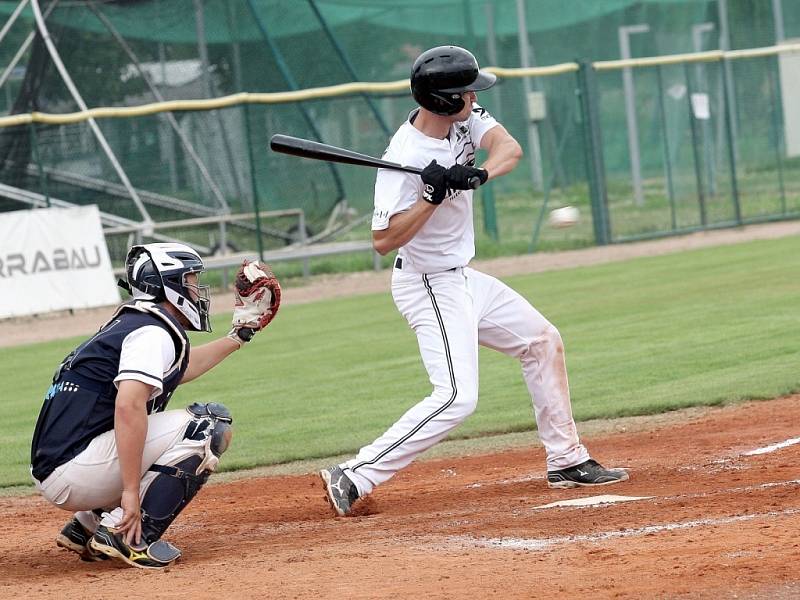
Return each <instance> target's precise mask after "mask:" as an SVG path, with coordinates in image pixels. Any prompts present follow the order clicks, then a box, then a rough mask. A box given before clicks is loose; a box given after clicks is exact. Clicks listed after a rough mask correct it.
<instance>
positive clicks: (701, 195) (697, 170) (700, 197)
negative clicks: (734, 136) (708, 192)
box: [683, 63, 706, 227]
mask: <svg viewBox="0 0 800 600" xmlns="http://www.w3.org/2000/svg"><path fill="white" fill-rule="evenodd" d="M683 70H684V74H685V75H686V100H687V102H688V103H689V128H690V130H691V132H692V156H693V157H694V177H695V181H696V183H697V203H698V206H699V208H700V224H701V225H702V226H703V227H705V226H706V197H705V192H704V190H703V174H702V171H701V165H700V162H701V158H700V153H699V152H698V151H697V124H696V123H695V118H694V106H693V105H692V82H691V77H690V75H689V64H688V63H683Z"/></svg>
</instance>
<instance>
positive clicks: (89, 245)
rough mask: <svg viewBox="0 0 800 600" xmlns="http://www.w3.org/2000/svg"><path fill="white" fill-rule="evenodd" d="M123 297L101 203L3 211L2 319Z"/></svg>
mask: <svg viewBox="0 0 800 600" xmlns="http://www.w3.org/2000/svg"><path fill="white" fill-rule="evenodd" d="M119 301H120V298H119V292H118V291H117V287H116V285H115V283H114V274H113V271H112V268H111V259H110V258H109V256H108V247H107V246H106V240H105V237H103V230H102V227H101V225H100V212H99V211H98V209H97V207H96V206H80V207H76V208H41V209H34V210H20V211H14V212H5V213H0V319H3V318H6V317H15V316H22V315H32V314H39V313H45V312H51V311H55V310H65V309H71V308H90V307H94V306H107V305H110V304H117V303H119Z"/></svg>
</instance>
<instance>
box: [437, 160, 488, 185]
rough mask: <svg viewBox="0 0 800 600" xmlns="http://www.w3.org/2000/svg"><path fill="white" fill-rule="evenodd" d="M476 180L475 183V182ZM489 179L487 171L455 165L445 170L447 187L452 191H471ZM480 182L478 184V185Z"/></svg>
mask: <svg viewBox="0 0 800 600" xmlns="http://www.w3.org/2000/svg"><path fill="white" fill-rule="evenodd" d="M476 179H477V181H475V180H476ZM488 179H489V171H487V170H486V169H477V168H475V167H468V166H466V165H459V164H455V165H453V166H452V167H450V168H449V169H447V186H448V187H449V188H451V189H454V190H472V189H475V188H476V187H478V185H483V184H484V183H486V181H487V180H488ZM478 182H480V183H478Z"/></svg>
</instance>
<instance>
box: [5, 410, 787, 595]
mask: <svg viewBox="0 0 800 600" xmlns="http://www.w3.org/2000/svg"><path fill="white" fill-rule="evenodd" d="M798 400H800V396H794V397H789V398H782V399H778V400H772V401H763V402H750V403H745V404H740V405H735V406H728V407H724V408H713V409H704V410H702V411H695V412H693V413H687V414H688V415H689V416H687V417H685V418H683V419H681V420H677V421H675V420H672V421H671V422H669V423H668V424H666V425H663V424H662V425H658V426H654V427H649V428H648V427H644V428H638V429H637V430H636V431H617V432H616V433H611V434H608V435H602V436H601V435H589V436H585V437H584V441H585V442H587V445H588V446H589V448H590V449H591V450H592V452H593V454H594V455H595V456H596V457H597V458H599V459H601V460H602V461H604V462H607V463H609V464H610V463H613V464H614V465H621V466H626V467H629V468H630V469H631V480H630V481H629V482H625V483H622V484H619V485H615V486H610V487H601V488H596V489H590V490H549V489H547V487H546V485H545V482H544V480H543V478H542V475H543V473H542V468H543V464H544V455H543V451H542V450H541V448H525V449H514V450H508V451H504V452H499V453H495V454H489V455H480V456H464V457H455V458H445V459H435V460H426V461H421V462H417V463H415V464H413V465H411V466H410V467H409V468H408V469H406V470H405V471H403V472H401V473H400V474H399V475H398V476H397V477H396V478H394V479H393V480H391V481H389V482H388V483H386V484H385V485H383V486H381V487H380V488H378V489H377V490H376V492H375V493H374V494H373V495H372V496H371V497H369V498H367V499H366V501H365V502H364V503H363V504H362V506H361V509H360V511H359V514H358V516H356V517H351V518H333V517H332V516H331V515H330V513H329V512H328V508H327V506H326V505H325V504H324V502H323V501H322V490H321V487H320V486H319V484H318V482H317V478H316V475H313V474H305V475H294V476H281V477H261V478H253V479H247V480H240V481H234V482H230V483H224V484H217V485H210V486H208V487H207V488H206V489H204V490H203V491H202V492H201V494H200V495H199V496H198V498H197V499H196V501H195V502H194V503H193V504H192V505H191V506H190V507H189V508H188V509H187V511H186V513H185V514H184V515H182V516H181V517H180V518H179V520H178V521H177V522H176V523H175V525H174V526H173V528H172V529H171V530H170V532H169V536H168V537H169V538H170V539H171V541H173V542H174V543H176V544H177V545H178V546H180V547H181V548H182V549H183V551H184V556H183V558H182V559H181V560H180V561H178V563H176V564H175V565H174V566H173V567H171V568H170V569H169V570H168V572H165V573H151V572H146V571H139V570H134V569H130V568H127V567H124V566H120V565H118V564H116V563H114V562H111V561H108V562H103V563H91V564H87V563H82V562H80V561H79V560H78V559H77V557H75V556H74V555H72V554H71V553H69V552H67V551H65V550H60V549H58V548H57V547H56V545H55V543H54V538H55V535H56V533H57V532H58V530H59V528H60V527H61V525H62V524H63V523H64V522H65V520H66V518H67V516H68V515H67V514H66V513H64V512H62V511H59V510H57V509H55V508H53V507H51V506H50V505H49V504H47V503H46V502H44V501H43V500H42V499H40V498H39V497H35V496H29V497H21V498H2V499H0V557H2V569H1V570H0V597H3V598H12V597H14V598H43V599H50V598H52V599H55V598H58V599H61V598H91V599H93V600H96V599H97V598H112V597H114V598H120V597H126V598H132V597H147V598H192V599H197V598H228V597H235V598H327V597H333V598H419V597H424V598H490V597H496V598H533V597H542V598H570V599H571V598H631V599H634V598H636V599H638V598H676V597H677V598H764V599H766V598H797V597H800V571H798V569H797V564H798V562H799V561H800V541H798V537H797V532H798V531H799V530H800V494H799V493H798V492H800V469H798V464H799V463H800V461H798V449H799V448H800V444H798V442H800V438H797V435H798V434H797V423H798V422H800V402H798ZM660 422H661V423H664V421H663V420H662V421H660ZM602 495H614V496H623V497H625V498H627V501H618V502H613V503H603V504H596V503H594V504H590V505H588V506H563V507H547V506H546V505H548V504H551V503H554V502H563V501H570V500H581V499H582V500H588V501H590V502H596V501H592V500H591V499H592V498H595V497H598V496H602Z"/></svg>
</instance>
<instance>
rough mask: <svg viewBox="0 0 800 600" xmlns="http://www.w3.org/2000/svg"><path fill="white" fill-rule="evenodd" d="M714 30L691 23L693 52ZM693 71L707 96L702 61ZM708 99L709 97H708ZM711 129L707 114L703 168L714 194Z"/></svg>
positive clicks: (704, 122) (704, 121) (703, 128)
mask: <svg viewBox="0 0 800 600" xmlns="http://www.w3.org/2000/svg"><path fill="white" fill-rule="evenodd" d="M713 30H714V24H713V23H710V22H709V23H698V24H697V25H692V48H694V51H695V52H702V51H703V34H704V33H707V32H709V31H713ZM694 68H695V73H696V77H697V85H698V90H697V91H698V92H703V93H705V94H706V96H707V97H708V89H707V88H705V87H703V88H702V89H701V88H700V86H701V85H703V84H705V82H706V76H705V66H704V65H703V63H697V64H695V67H694ZM709 100H710V99H709ZM710 108H711V106H710V101H709V110H710ZM710 129H711V115H710V114H709V118H707V119H703V124H702V133H703V155H704V156H705V163H706V164H705V168H706V177H707V179H708V193H709V194H710V195H711V196H716V194H717V180H716V173H715V171H716V168H715V166H716V165H715V161H714V149H713V147H712V144H711V140H712V133H711V131H710Z"/></svg>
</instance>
